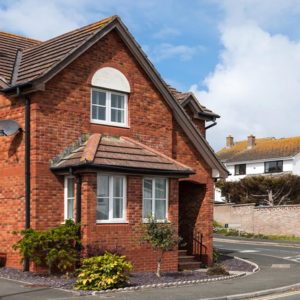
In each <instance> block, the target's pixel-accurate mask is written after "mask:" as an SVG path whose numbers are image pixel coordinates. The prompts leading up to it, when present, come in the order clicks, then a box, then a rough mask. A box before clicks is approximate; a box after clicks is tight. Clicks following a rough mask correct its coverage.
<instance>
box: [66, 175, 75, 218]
mask: <svg viewBox="0 0 300 300" xmlns="http://www.w3.org/2000/svg"><path fill="white" fill-rule="evenodd" d="M68 179H74V197H73V208H74V209H73V218H71V220H73V221H74V218H75V177H74V176H65V178H64V220H68V219H70V218H68V200H69V199H71V198H72V197H68Z"/></svg>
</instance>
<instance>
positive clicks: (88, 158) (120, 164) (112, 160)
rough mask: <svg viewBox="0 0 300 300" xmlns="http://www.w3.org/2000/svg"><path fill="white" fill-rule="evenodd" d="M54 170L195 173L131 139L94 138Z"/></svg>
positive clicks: (57, 164)
mask: <svg viewBox="0 0 300 300" xmlns="http://www.w3.org/2000/svg"><path fill="white" fill-rule="evenodd" d="M55 161H56V162H55V163H54V164H53V165H52V166H51V169H52V170H62V169H68V168H71V167H79V168H82V167H92V168H95V167H97V168H100V169H101V168H104V169H112V170H124V171H126V170H130V171H136V172H141V171H142V172H143V173H148V172H149V173H156V172H157V173H166V174H167V173H170V174H174V175H184V176H187V175H189V174H193V173H194V172H193V170H192V169H191V168H190V167H188V166H186V165H184V164H181V163H179V162H177V161H175V160H173V159H172V158H170V157H167V156H165V155H163V154H162V153H160V152H157V151H156V150H153V149H152V148H149V147H148V146H146V145H144V144H141V143H139V142H137V141H135V140H132V139H130V138H128V137H114V136H105V135H104V136H101V135H100V134H93V135H91V136H90V137H89V138H88V140H87V141H86V142H85V143H83V144H82V145H79V146H78V147H77V148H75V149H74V150H73V151H71V153H69V154H68V155H66V156H63V157H61V158H60V159H56V160H55Z"/></svg>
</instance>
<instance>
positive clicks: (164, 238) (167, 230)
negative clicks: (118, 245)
mask: <svg viewBox="0 0 300 300" xmlns="http://www.w3.org/2000/svg"><path fill="white" fill-rule="evenodd" d="M147 221H148V222H147V223H146V224H144V225H142V229H143V233H142V237H141V239H142V241H146V242H148V243H150V245H151V246H152V248H153V249H154V250H156V251H157V252H158V256H157V268H156V275H157V277H160V276H161V263H162V260H163V256H164V254H165V253H166V252H167V251H171V250H173V249H174V248H175V247H176V246H177V245H178V243H179V241H180V240H181V239H180V237H179V236H178V234H177V232H176V231H175V228H174V226H173V224H171V223H167V222H165V223H159V222H157V220H156V219H154V218H153V217H150V218H148V220H147Z"/></svg>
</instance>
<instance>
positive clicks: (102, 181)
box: [97, 176, 109, 197]
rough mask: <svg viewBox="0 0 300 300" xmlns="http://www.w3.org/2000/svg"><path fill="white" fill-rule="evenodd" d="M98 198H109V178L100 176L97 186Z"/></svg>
mask: <svg viewBox="0 0 300 300" xmlns="http://www.w3.org/2000/svg"><path fill="white" fill-rule="evenodd" d="M97 196H98V197H109V177H108V176H99V181H98V184H97Z"/></svg>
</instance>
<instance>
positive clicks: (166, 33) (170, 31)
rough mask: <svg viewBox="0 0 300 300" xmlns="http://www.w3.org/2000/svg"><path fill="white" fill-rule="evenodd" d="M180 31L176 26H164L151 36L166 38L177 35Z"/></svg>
mask: <svg viewBox="0 0 300 300" xmlns="http://www.w3.org/2000/svg"><path fill="white" fill-rule="evenodd" d="M180 35H181V33H180V31H179V30H178V29H176V28H171V27H164V28H162V29H161V30H159V31H158V32H156V33H154V34H153V37H154V38H156V39H166V38H172V37H178V36H180Z"/></svg>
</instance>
